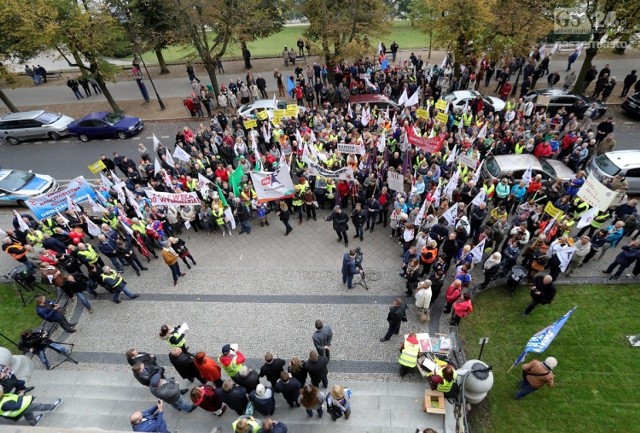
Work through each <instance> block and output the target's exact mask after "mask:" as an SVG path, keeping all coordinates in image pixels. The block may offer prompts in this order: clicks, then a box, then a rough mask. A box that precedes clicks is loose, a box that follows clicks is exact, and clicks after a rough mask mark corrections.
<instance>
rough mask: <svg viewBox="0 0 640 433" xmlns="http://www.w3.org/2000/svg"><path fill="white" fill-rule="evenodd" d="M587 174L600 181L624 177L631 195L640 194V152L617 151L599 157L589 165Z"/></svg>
mask: <svg viewBox="0 0 640 433" xmlns="http://www.w3.org/2000/svg"><path fill="white" fill-rule="evenodd" d="M586 171H587V173H589V174H593V175H594V176H595V177H596V178H598V180H599V181H601V182H602V181H604V180H606V179H607V178H612V177H614V176H616V175H620V176H624V177H625V178H626V179H627V184H628V185H629V189H628V191H627V192H628V193H629V194H640V150H616V151H613V152H607V153H605V154H603V155H598V156H596V157H595V158H593V159H592V160H591V162H590V163H589V164H588V165H587V170H586Z"/></svg>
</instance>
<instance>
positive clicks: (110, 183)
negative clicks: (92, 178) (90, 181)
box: [100, 173, 113, 188]
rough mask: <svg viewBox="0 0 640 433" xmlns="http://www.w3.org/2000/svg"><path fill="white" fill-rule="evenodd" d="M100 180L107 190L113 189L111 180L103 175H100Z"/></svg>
mask: <svg viewBox="0 0 640 433" xmlns="http://www.w3.org/2000/svg"><path fill="white" fill-rule="evenodd" d="M100 180H101V181H102V183H103V184H104V186H106V187H107V188H111V187H112V186H113V182H111V181H110V180H109V178H108V177H107V176H105V175H104V174H102V173H100Z"/></svg>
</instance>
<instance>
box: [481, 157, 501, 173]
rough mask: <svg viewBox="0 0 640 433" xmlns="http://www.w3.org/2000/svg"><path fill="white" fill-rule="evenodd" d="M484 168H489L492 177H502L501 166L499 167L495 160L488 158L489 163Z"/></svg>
mask: <svg viewBox="0 0 640 433" xmlns="http://www.w3.org/2000/svg"><path fill="white" fill-rule="evenodd" d="M484 166H485V167H487V171H488V172H489V173H491V176H493V177H500V166H499V165H498V162H497V161H496V159H495V158H493V157H489V158H487V162H486V164H485V165H484Z"/></svg>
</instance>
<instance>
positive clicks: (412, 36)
mask: <svg viewBox="0 0 640 433" xmlns="http://www.w3.org/2000/svg"><path fill="white" fill-rule="evenodd" d="M306 29H307V26H306V25H301V26H289V27H284V28H283V29H282V31H281V32H279V33H276V34H274V35H271V36H269V37H268V38H264V39H260V40H257V41H254V42H249V43H248V47H249V51H251V55H252V56H253V57H266V56H279V55H281V54H282V50H283V48H284V46H285V45H286V46H287V47H289V48H291V47H292V46H293V47H294V48H295V49H296V51H297V47H296V42H297V40H298V38H299V37H300V36H302V34H303V33H304V31H305V30H306ZM394 40H395V41H396V42H397V44H398V45H399V47H400V49H409V48H424V47H426V46H427V45H428V37H427V35H425V34H424V33H421V32H420V30H418V29H417V28H415V27H411V24H410V23H409V22H408V21H394V22H393V24H392V27H391V31H390V33H389V34H387V35H385V36H383V37H382V41H383V42H384V43H385V45H386V46H387V49H389V47H390V46H391V42H393V41H394ZM379 42H380V40H378V39H373V40H371V45H373V46H374V47H377V46H378V43H379ZM163 54H164V58H165V60H166V61H167V62H176V61H180V60H183V59H185V58H186V57H189V56H193V55H195V50H194V49H193V48H192V47H191V46H188V47H173V46H172V47H169V48H167V49H166V50H164V51H163ZM143 56H144V60H145V62H147V63H148V64H156V63H157V59H156V56H155V54H154V53H153V52H152V51H149V52H147V53H144V55H143ZM240 56H241V52H240V45H239V44H232V45H230V46H229V48H228V49H227V52H226V54H225V55H224V57H223V59H229V58H234V57H235V58H237V57H240Z"/></svg>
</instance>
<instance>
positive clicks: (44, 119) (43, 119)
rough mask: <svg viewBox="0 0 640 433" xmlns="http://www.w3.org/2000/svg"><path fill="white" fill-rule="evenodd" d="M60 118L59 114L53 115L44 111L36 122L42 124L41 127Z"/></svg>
mask: <svg viewBox="0 0 640 433" xmlns="http://www.w3.org/2000/svg"><path fill="white" fill-rule="evenodd" d="M60 117H61V115H60V114H53V113H49V112H46V111H45V112H44V113H42V114H41V115H39V116H38V117H36V120H37V121H39V122H40V123H42V124H43V125H49V124H50V123H53V122H55V121H56V120H58V119H59V118H60Z"/></svg>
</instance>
